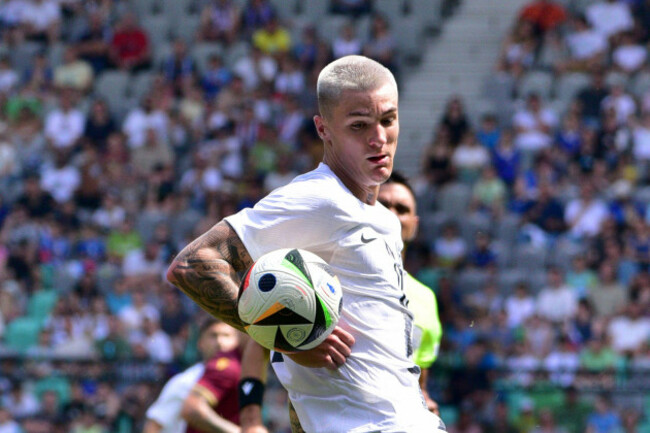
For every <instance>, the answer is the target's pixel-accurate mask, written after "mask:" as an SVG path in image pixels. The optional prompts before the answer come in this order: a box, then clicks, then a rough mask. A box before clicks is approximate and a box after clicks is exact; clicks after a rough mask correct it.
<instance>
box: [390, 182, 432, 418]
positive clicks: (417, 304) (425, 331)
mask: <svg viewBox="0 0 650 433" xmlns="http://www.w3.org/2000/svg"><path fill="white" fill-rule="evenodd" d="M377 201H379V202H380V203H381V204H383V205H384V206H385V207H386V208H388V209H389V210H390V211H392V212H393V213H394V214H395V215H397V218H398V219H399V222H400V224H401V225H402V240H403V241H404V245H405V248H404V249H403V250H402V258H403V257H404V254H405V251H406V245H407V244H408V242H411V241H412V240H413V239H415V235H416V234H417V230H418V224H419V222H420V220H419V217H418V214H417V209H416V202H415V194H414V193H413V189H412V188H411V185H410V184H409V182H408V180H407V179H406V177H404V176H403V175H402V174H400V173H398V172H393V173H392V174H391V176H390V177H389V178H388V180H387V181H386V183H384V184H382V185H381V187H380V188H379V197H378V198H377ZM404 292H405V293H406V297H407V298H408V300H409V304H408V306H409V309H411V310H412V311H413V315H414V316H415V321H414V323H413V325H414V327H415V329H414V333H413V351H414V352H413V361H414V362H415V363H416V364H417V365H419V366H420V368H421V369H422V372H421V373H420V388H421V389H422V394H423V395H424V398H425V400H426V402H427V407H428V408H429V410H430V411H432V412H433V413H435V414H436V415H440V413H439V411H438V405H437V403H436V402H435V401H433V400H432V399H431V397H430V396H429V393H428V391H427V386H426V384H427V379H428V377H429V367H431V365H432V364H433V363H434V361H435V360H436V358H437V357H438V350H439V348H440V340H441V339H442V325H441V324H440V318H439V317H438V302H437V300H436V295H435V293H434V292H433V290H431V289H430V288H429V287H427V286H425V285H424V284H422V283H421V282H419V281H418V280H416V279H415V278H414V277H413V276H412V275H411V274H410V273H408V272H407V271H404Z"/></svg>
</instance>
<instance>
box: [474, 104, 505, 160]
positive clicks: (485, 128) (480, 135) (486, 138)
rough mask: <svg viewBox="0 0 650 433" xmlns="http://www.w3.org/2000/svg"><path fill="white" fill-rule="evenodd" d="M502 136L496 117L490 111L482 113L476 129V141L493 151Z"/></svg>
mask: <svg viewBox="0 0 650 433" xmlns="http://www.w3.org/2000/svg"><path fill="white" fill-rule="evenodd" d="M503 134H505V132H504V133H503ZM502 136H503V135H502V131H501V128H500V127H499V121H498V119H497V117H496V116H495V115H494V114H492V113H488V114H484V115H483V116H482V117H481V123H480V124H479V126H478V128H477V130H476V138H477V139H478V141H479V142H480V143H481V144H482V145H483V146H484V147H485V148H487V149H488V150H490V151H494V150H495V149H496V148H497V145H498V144H499V142H500V141H501V138H502Z"/></svg>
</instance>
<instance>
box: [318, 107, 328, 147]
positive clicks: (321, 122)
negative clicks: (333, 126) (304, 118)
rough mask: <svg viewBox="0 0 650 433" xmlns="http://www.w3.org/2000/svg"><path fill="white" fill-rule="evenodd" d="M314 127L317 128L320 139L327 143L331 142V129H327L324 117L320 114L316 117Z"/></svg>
mask: <svg viewBox="0 0 650 433" xmlns="http://www.w3.org/2000/svg"><path fill="white" fill-rule="evenodd" d="M314 125H315V126H316V132H318V136H319V137H320V139H321V140H323V141H324V142H325V143H327V142H328V141H330V133H329V129H328V128H327V125H326V122H325V119H324V118H323V116H321V115H320V114H317V115H315V116H314Z"/></svg>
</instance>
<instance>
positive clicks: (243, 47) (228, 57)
mask: <svg viewBox="0 0 650 433" xmlns="http://www.w3.org/2000/svg"><path fill="white" fill-rule="evenodd" d="M249 51H250V45H249V44H247V43H246V42H238V43H235V44H233V45H232V46H230V47H228V48H227V49H226V52H225V53H224V57H223V62H224V64H225V65H228V66H230V67H232V66H233V65H234V64H235V63H236V62H237V60H239V59H241V58H242V57H245V56H247V55H248V53H249Z"/></svg>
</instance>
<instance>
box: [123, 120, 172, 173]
mask: <svg viewBox="0 0 650 433" xmlns="http://www.w3.org/2000/svg"><path fill="white" fill-rule="evenodd" d="M131 155H132V156H131V163H132V164H133V168H134V171H135V173H136V175H138V176H139V177H141V178H142V177H147V176H149V175H151V174H152V173H153V172H154V170H156V169H157V168H158V167H166V166H169V165H171V164H172V163H173V161H174V153H173V151H172V148H171V146H170V145H169V143H167V142H166V141H163V140H162V139H161V138H160V136H159V135H158V134H157V131H156V130H154V129H153V128H150V129H147V130H146V132H145V142H144V145H143V146H140V147H138V148H136V149H135V150H134V151H133V153H132V154H131Z"/></svg>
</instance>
